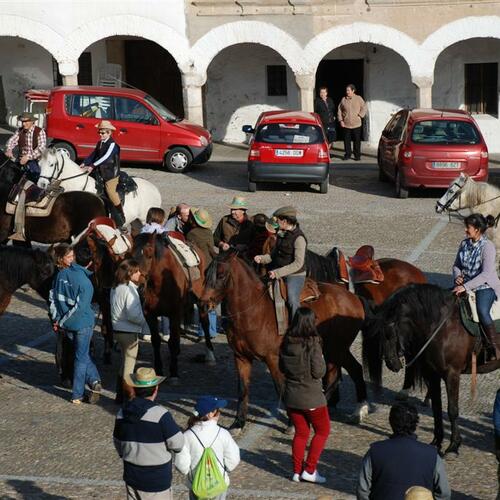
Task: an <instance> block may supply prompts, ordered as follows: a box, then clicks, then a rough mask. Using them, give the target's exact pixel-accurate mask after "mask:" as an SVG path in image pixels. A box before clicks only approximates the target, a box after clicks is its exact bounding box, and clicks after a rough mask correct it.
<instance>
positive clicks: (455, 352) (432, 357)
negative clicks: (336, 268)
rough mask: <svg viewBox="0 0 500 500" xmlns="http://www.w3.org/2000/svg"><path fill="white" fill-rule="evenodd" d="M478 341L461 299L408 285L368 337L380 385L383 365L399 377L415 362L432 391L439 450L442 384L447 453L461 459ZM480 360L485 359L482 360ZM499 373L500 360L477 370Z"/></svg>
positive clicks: (369, 356)
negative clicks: (466, 386) (466, 388)
mask: <svg viewBox="0 0 500 500" xmlns="http://www.w3.org/2000/svg"><path fill="white" fill-rule="evenodd" d="M475 343H476V339H475V338H474V336H472V335H470V334H469V333H468V332H467V331H466V330H465V328H464V326H463V324H462V321H461V319H460V311H459V304H458V300H457V298H456V297H455V296H454V295H453V294H452V293H451V292H449V291H447V290H443V289H442V288H440V287H438V286H436V285H429V284H424V285H421V284H420V285H409V286H407V287H404V288H402V289H400V290H399V291H397V292H396V293H395V294H393V295H392V296H391V297H389V299H387V300H386V301H385V302H384V304H383V305H382V306H381V308H380V309H379V311H378V314H377V319H376V320H375V321H374V322H372V323H371V327H369V328H367V330H366V334H365V335H364V337H363V354H364V358H365V359H366V360H367V363H368V368H369V373H370V377H371V379H372V380H373V382H375V383H376V384H379V385H380V383H381V374H382V360H383V359H384V358H385V362H386V365H387V367H388V368H389V369H390V370H391V371H394V372H398V371H400V370H401V369H402V367H403V366H402V363H401V360H400V358H402V357H405V358H406V359H407V360H409V361H410V363H411V362H412V361H413V360H414V367H415V375H416V377H417V380H419V381H421V382H423V383H425V385H426V386H427V387H428V388H429V395H430V398H431V401H432V411H433V414H434V440H433V441H432V444H434V445H435V446H436V447H437V448H438V449H439V450H440V449H441V445H442V442H443V438H444V430H443V410H442V402H441V380H443V381H444V383H445V386H446V393H447V396H448V416H449V418H450V423H451V439H450V445H449V447H448V448H447V450H446V453H450V452H453V453H458V449H459V447H460V443H461V437H460V431H459V428H458V423H457V420H458V413H459V408H458V395H459V389H460V375H461V374H462V373H470V371H471V361H472V353H473V351H474V346H475ZM478 359H481V356H478ZM498 368H500V360H496V361H492V362H489V363H487V364H484V365H482V366H481V365H479V366H478V369H477V371H478V373H487V372H490V371H493V370H496V369H498Z"/></svg>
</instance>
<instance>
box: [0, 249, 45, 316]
mask: <svg viewBox="0 0 500 500" xmlns="http://www.w3.org/2000/svg"><path fill="white" fill-rule="evenodd" d="M53 275H54V262H53V260H52V258H51V257H50V256H49V255H47V254H46V253H45V252H43V251H42V250H39V249H37V250H31V249H28V248H17V247H16V248H14V247H11V246H0V316H1V315H2V314H3V313H4V312H5V310H6V309H7V307H8V305H9V303H10V300H11V298H12V295H13V293H14V292H15V291H16V290H17V289H18V288H20V287H21V286H23V285H29V286H30V287H31V288H33V290H35V291H37V292H38V293H39V294H40V295H41V296H42V297H43V298H44V299H45V300H48V297H49V290H50V286H51V284H52V277H53Z"/></svg>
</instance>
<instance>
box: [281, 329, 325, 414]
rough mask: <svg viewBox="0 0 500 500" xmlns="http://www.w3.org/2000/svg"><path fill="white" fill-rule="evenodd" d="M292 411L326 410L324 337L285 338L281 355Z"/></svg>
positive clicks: (288, 404)
mask: <svg viewBox="0 0 500 500" xmlns="http://www.w3.org/2000/svg"><path fill="white" fill-rule="evenodd" d="M279 363H280V370H281V371H282V372H283V374H284V375H285V395H284V401H285V405H286V406H287V407H288V408H294V409H297V410H312V409H314V408H319V407H321V406H326V398H325V394H324V393H323V382H322V378H323V377H324V375H325V373H326V364H325V359H324V358H323V350H322V348H321V341H320V337H311V338H308V339H302V338H297V337H289V336H287V337H285V340H284V341H283V344H282V346H281V352H280V361H279Z"/></svg>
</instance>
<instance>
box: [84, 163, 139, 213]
mask: <svg viewBox="0 0 500 500" xmlns="http://www.w3.org/2000/svg"><path fill="white" fill-rule="evenodd" d="M92 174H93V175H92V176H93V177H94V179H95V187H96V191H97V195H98V196H99V197H100V198H106V199H107V197H108V196H107V194H106V189H105V187H104V181H103V180H102V177H101V175H100V174H98V173H95V174H94V172H93V173H92ZM133 191H137V183H136V182H135V181H134V178H133V177H131V176H130V175H128V174H127V173H126V172H122V171H120V174H119V178H118V185H117V186H116V192H117V193H118V196H119V197H120V201H121V204H122V206H123V205H124V204H125V195H127V194H128V193H132V192H133Z"/></svg>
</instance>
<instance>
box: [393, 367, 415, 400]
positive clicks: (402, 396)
mask: <svg viewBox="0 0 500 500" xmlns="http://www.w3.org/2000/svg"><path fill="white" fill-rule="evenodd" d="M413 386H414V370H413V368H411V367H410V368H405V379H404V381H403V388H402V389H401V390H400V391H399V392H398V393H397V394H396V399H397V400H398V401H406V400H407V399H408V397H409V395H410V389H411V388H412V387H413Z"/></svg>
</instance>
